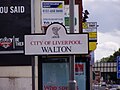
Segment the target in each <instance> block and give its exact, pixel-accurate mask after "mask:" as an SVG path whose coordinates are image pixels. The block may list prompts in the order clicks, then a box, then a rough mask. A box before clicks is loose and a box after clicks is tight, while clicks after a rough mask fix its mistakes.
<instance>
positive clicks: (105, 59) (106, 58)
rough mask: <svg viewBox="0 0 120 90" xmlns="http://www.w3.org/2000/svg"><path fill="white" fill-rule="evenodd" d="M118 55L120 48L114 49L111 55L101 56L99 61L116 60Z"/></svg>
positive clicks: (119, 54)
mask: <svg viewBox="0 0 120 90" xmlns="http://www.w3.org/2000/svg"><path fill="white" fill-rule="evenodd" d="M117 56H120V48H119V50H118V51H115V52H114V53H113V55H110V56H109V57H103V58H102V59H101V60H100V62H116V57H117Z"/></svg>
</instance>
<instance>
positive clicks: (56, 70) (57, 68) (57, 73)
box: [42, 62, 86, 90]
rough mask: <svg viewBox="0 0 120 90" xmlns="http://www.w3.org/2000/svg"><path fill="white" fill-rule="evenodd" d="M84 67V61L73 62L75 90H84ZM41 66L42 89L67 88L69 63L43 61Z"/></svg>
mask: <svg viewBox="0 0 120 90" xmlns="http://www.w3.org/2000/svg"><path fill="white" fill-rule="evenodd" d="M85 67H86V66H85V63H76V64H75V79H76V81H77V90H86V72H85V70H86V69H85ZM42 68H43V69H42V77H43V80H42V85H43V90H68V81H69V72H68V71H69V63H67V62H66V63H65V62H62V63H60V62H58V63H43V64H42Z"/></svg>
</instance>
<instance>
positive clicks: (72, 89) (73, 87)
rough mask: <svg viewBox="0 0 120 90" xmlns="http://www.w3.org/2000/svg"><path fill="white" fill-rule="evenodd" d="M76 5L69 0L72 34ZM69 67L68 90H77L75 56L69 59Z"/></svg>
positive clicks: (72, 0)
mask: <svg viewBox="0 0 120 90" xmlns="http://www.w3.org/2000/svg"><path fill="white" fill-rule="evenodd" d="M74 5H75V1H74V0H69V8H70V9H69V10H70V19H69V20H70V33H74V25H75V21H74ZM69 65H70V75H69V77H70V78H69V86H68V89H69V90H76V81H75V79H74V75H75V69H74V67H75V55H71V56H70V57H69Z"/></svg>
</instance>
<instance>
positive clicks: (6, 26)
mask: <svg viewBox="0 0 120 90" xmlns="http://www.w3.org/2000/svg"><path fill="white" fill-rule="evenodd" d="M30 33H31V0H7V1H6V0H0V54H4V53H23V46H24V43H23V42H24V41H23V40H24V34H30Z"/></svg>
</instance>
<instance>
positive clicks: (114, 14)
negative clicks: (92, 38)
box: [83, 0, 120, 61]
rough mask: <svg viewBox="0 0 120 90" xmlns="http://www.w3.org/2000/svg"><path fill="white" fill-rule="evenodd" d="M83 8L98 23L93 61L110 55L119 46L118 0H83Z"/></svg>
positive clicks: (119, 14) (119, 6) (91, 20)
mask: <svg viewBox="0 0 120 90" xmlns="http://www.w3.org/2000/svg"><path fill="white" fill-rule="evenodd" d="M83 10H88V11H89V13H90V14H89V18H88V22H97V24H98V25H99V27H98V28H97V43H98V44H97V48H96V50H95V51H94V52H95V61H99V60H100V59H102V58H103V57H108V56H110V55H112V54H113V53H114V52H115V51H117V50H118V49H119V48H120V40H119V39H120V0H83Z"/></svg>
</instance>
